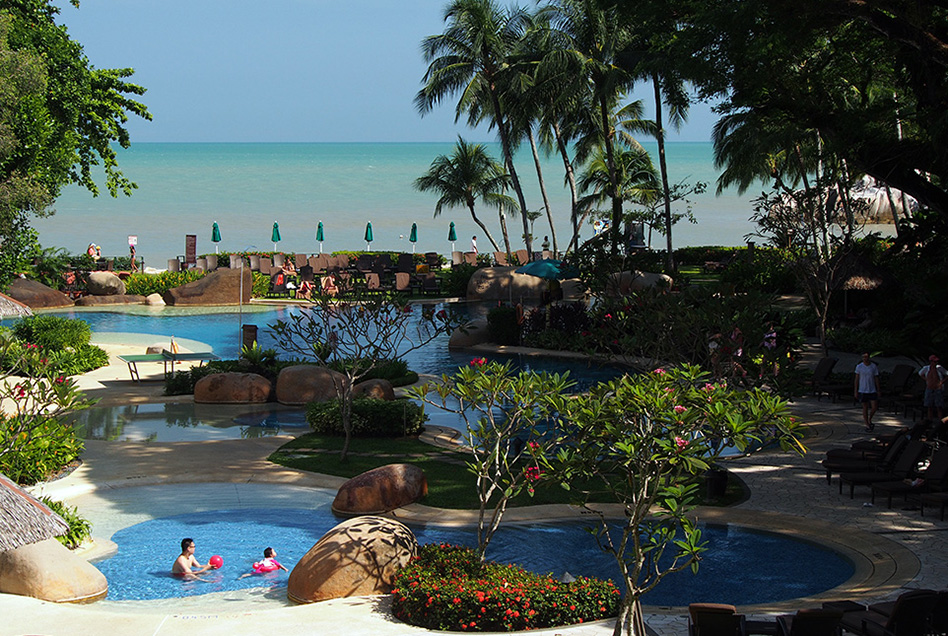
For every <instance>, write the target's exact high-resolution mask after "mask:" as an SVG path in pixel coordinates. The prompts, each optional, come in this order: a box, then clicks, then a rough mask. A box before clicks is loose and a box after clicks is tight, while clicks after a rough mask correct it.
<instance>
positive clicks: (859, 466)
mask: <svg viewBox="0 0 948 636" xmlns="http://www.w3.org/2000/svg"><path fill="white" fill-rule="evenodd" d="M908 441H909V440H908V436H907V435H900V436H899V437H897V438H895V439H894V440H893V441H892V443H891V444H889V446H887V447H886V449H885V453H884V454H883V455H882V456H881V457H879V458H878V459H872V457H862V458H857V457H845V456H844V457H840V456H831V455H829V453H827V457H826V459H824V460H823V462H822V464H823V470H825V471H826V482H827V483H829V482H830V481H831V480H832V478H833V473H837V474H839V473H853V472H860V471H864V472H870V471H872V472H878V471H883V472H885V471H890V470H892V469H893V468H894V467H895V462H896V461H897V460H898V458H899V455H901V454H902V451H904V450H905V446H906V445H907V444H908ZM856 452H861V451H856Z"/></svg>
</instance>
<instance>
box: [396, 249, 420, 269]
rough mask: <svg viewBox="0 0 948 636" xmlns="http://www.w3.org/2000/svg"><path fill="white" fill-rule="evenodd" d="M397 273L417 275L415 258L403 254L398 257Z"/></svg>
mask: <svg viewBox="0 0 948 636" xmlns="http://www.w3.org/2000/svg"><path fill="white" fill-rule="evenodd" d="M395 271H396V272H404V273H406V274H414V273H415V257H414V256H413V255H411V254H407V253H401V254H399V255H398V261H396V263H395Z"/></svg>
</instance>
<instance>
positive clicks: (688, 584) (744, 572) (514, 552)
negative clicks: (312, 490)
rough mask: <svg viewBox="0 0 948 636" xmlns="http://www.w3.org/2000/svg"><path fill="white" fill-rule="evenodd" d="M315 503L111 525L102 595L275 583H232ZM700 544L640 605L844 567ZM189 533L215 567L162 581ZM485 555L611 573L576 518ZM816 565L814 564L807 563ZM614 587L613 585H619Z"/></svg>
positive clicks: (771, 588)
mask: <svg viewBox="0 0 948 636" xmlns="http://www.w3.org/2000/svg"><path fill="white" fill-rule="evenodd" d="M339 521H340V520H339V519H337V518H335V517H334V516H333V515H332V514H331V512H330V511H329V505H328V504H325V505H323V506H321V507H318V508H317V509H316V510H300V509H279V508H273V509H260V508H251V509H241V510H218V511H208V512H202V513H197V514H187V515H180V516H172V517H165V518H160V519H154V520H151V521H146V522H143V523H139V524H136V525H133V526H129V527H127V528H124V529H122V530H119V531H118V532H116V533H115V534H113V536H112V540H113V541H114V542H115V543H116V544H117V545H118V553H117V554H116V555H115V556H113V557H112V558H109V559H107V560H104V561H100V562H98V563H96V567H97V568H99V569H100V570H101V571H102V572H103V574H105V576H106V578H107V579H108V581H109V596H108V598H109V599H111V600H117V601H122V600H150V599H161V598H171V597H178V596H192V595H202V594H209V593H212V592H225V591H232V590H240V589H247V588H254V587H282V586H285V585H286V580H287V576H288V574H287V573H286V572H283V571H277V572H273V573H270V574H266V575H254V576H251V577H247V578H244V579H240V578H238V577H240V575H241V574H244V573H246V572H249V571H250V566H251V564H252V563H253V562H254V561H257V560H259V559H260V558H261V557H262V553H263V549H264V548H265V547H268V546H271V547H273V548H275V549H276V550H277V553H278V560H279V561H280V562H281V563H283V564H284V565H285V566H286V567H287V568H289V569H290V570H292V569H293V565H294V564H295V563H296V562H297V561H298V560H299V559H300V558H302V556H303V555H304V554H305V553H306V552H307V551H308V550H309V548H310V547H312V546H313V545H314V544H315V543H316V541H318V540H319V539H320V537H322V536H323V534H325V533H326V532H327V531H328V530H330V529H331V528H332V527H334V526H335V525H336V524H338V523H339ZM412 530H413V531H414V532H415V535H416V537H417V538H418V541H419V543H431V542H448V543H455V544H465V545H474V544H475V543H476V542H475V539H474V530H473V529H472V528H442V527H435V526H427V527H412ZM703 534H704V538H705V539H707V540H708V542H709V550H708V551H707V552H705V554H704V558H703V560H702V562H701V566H700V568H699V569H698V574H697V575H692V574H691V572H690V571H686V572H679V573H677V574H674V575H672V576H670V577H668V578H667V579H666V580H665V581H663V582H662V584H661V585H660V586H659V587H658V588H656V589H655V590H654V591H652V592H651V593H649V594H648V595H647V596H646V597H644V601H645V603H647V604H649V605H669V606H684V605H687V604H688V603H691V602H696V601H714V602H719V603H732V604H737V605H741V604H753V603H772V602H778V601H785V600H789V599H793V598H799V597H802V596H808V595H810V594H815V593H819V592H823V591H825V590H828V589H831V588H833V587H836V586H837V585H840V584H842V583H844V582H845V581H846V580H848V579H849V578H850V577H851V576H852V574H853V566H852V564H851V563H850V562H849V561H847V560H846V559H845V558H844V557H843V556H841V555H839V554H837V553H835V552H833V551H831V550H829V549H826V548H824V547H822V546H818V545H815V544H813V543H810V542H806V541H801V540H797V539H795V538H793V537H790V536H787V535H780V534H772V533H766V532H758V531H753V530H747V529H743V528H738V527H732V526H705V527H704V528H703ZM186 536H187V537H193V538H194V540H195V542H196V547H197V555H198V557H199V560H200V561H201V562H202V563H206V562H207V560H208V559H209V558H210V556H211V555H213V554H219V555H220V556H221V557H222V558H223V560H224V566H223V568H221V569H220V570H216V571H212V572H210V573H209V574H208V575H207V576H206V577H204V580H201V581H182V580H181V579H180V578H176V577H172V576H171V575H170V574H169V572H170V568H171V563H172V561H173V560H174V558H175V557H176V556H177V554H178V550H177V546H178V545H179V544H180V541H181V538H182V537H186ZM488 557H489V558H490V559H492V560H495V561H501V562H506V563H517V564H519V565H521V566H523V567H525V568H527V569H530V570H533V571H535V572H539V573H544V574H547V573H551V574H552V575H553V576H554V577H557V578H559V577H561V576H562V575H563V574H564V573H565V572H567V571H568V572H569V573H570V574H572V575H574V576H579V575H583V576H596V577H599V578H615V577H616V576H617V575H618V569H617V567H616V565H615V563H614V562H613V561H612V559H611V557H609V556H607V555H605V554H604V553H603V552H602V551H601V550H599V548H598V547H597V545H596V542H595V540H594V538H593V537H592V536H591V535H590V534H589V533H588V532H587V530H586V526H584V525H583V524H580V523H545V524H534V525H529V526H520V525H505V526H503V527H502V528H501V530H500V531H499V532H498V533H497V535H495V538H494V540H493V541H492V542H491V545H490V548H489V552H488ZM814 564H819V567H814ZM620 587H621V586H620Z"/></svg>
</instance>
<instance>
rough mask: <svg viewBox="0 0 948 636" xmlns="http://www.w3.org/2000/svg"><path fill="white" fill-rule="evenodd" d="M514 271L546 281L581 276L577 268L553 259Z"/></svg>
mask: <svg viewBox="0 0 948 636" xmlns="http://www.w3.org/2000/svg"><path fill="white" fill-rule="evenodd" d="M514 271H515V272H517V273H518V274H526V275H527V276H536V277H537V278H543V279H545V280H564V279H566V278H576V277H577V276H579V270H577V269H576V268H575V267H573V266H572V265H566V264H565V263H563V261H558V260H556V259H553V258H541V259H538V260H535V261H532V262H530V263H527V264H526V265H523V266H522V267H518V268H517V269H515V270H514Z"/></svg>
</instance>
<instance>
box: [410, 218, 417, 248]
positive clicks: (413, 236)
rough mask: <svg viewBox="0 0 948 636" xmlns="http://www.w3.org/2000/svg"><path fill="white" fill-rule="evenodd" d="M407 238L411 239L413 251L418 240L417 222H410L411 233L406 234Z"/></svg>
mask: <svg viewBox="0 0 948 636" xmlns="http://www.w3.org/2000/svg"><path fill="white" fill-rule="evenodd" d="M408 240H409V241H411V253H412V254H414V253H415V243H417V242H418V224H417V223H412V224H411V234H409V235H408Z"/></svg>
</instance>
